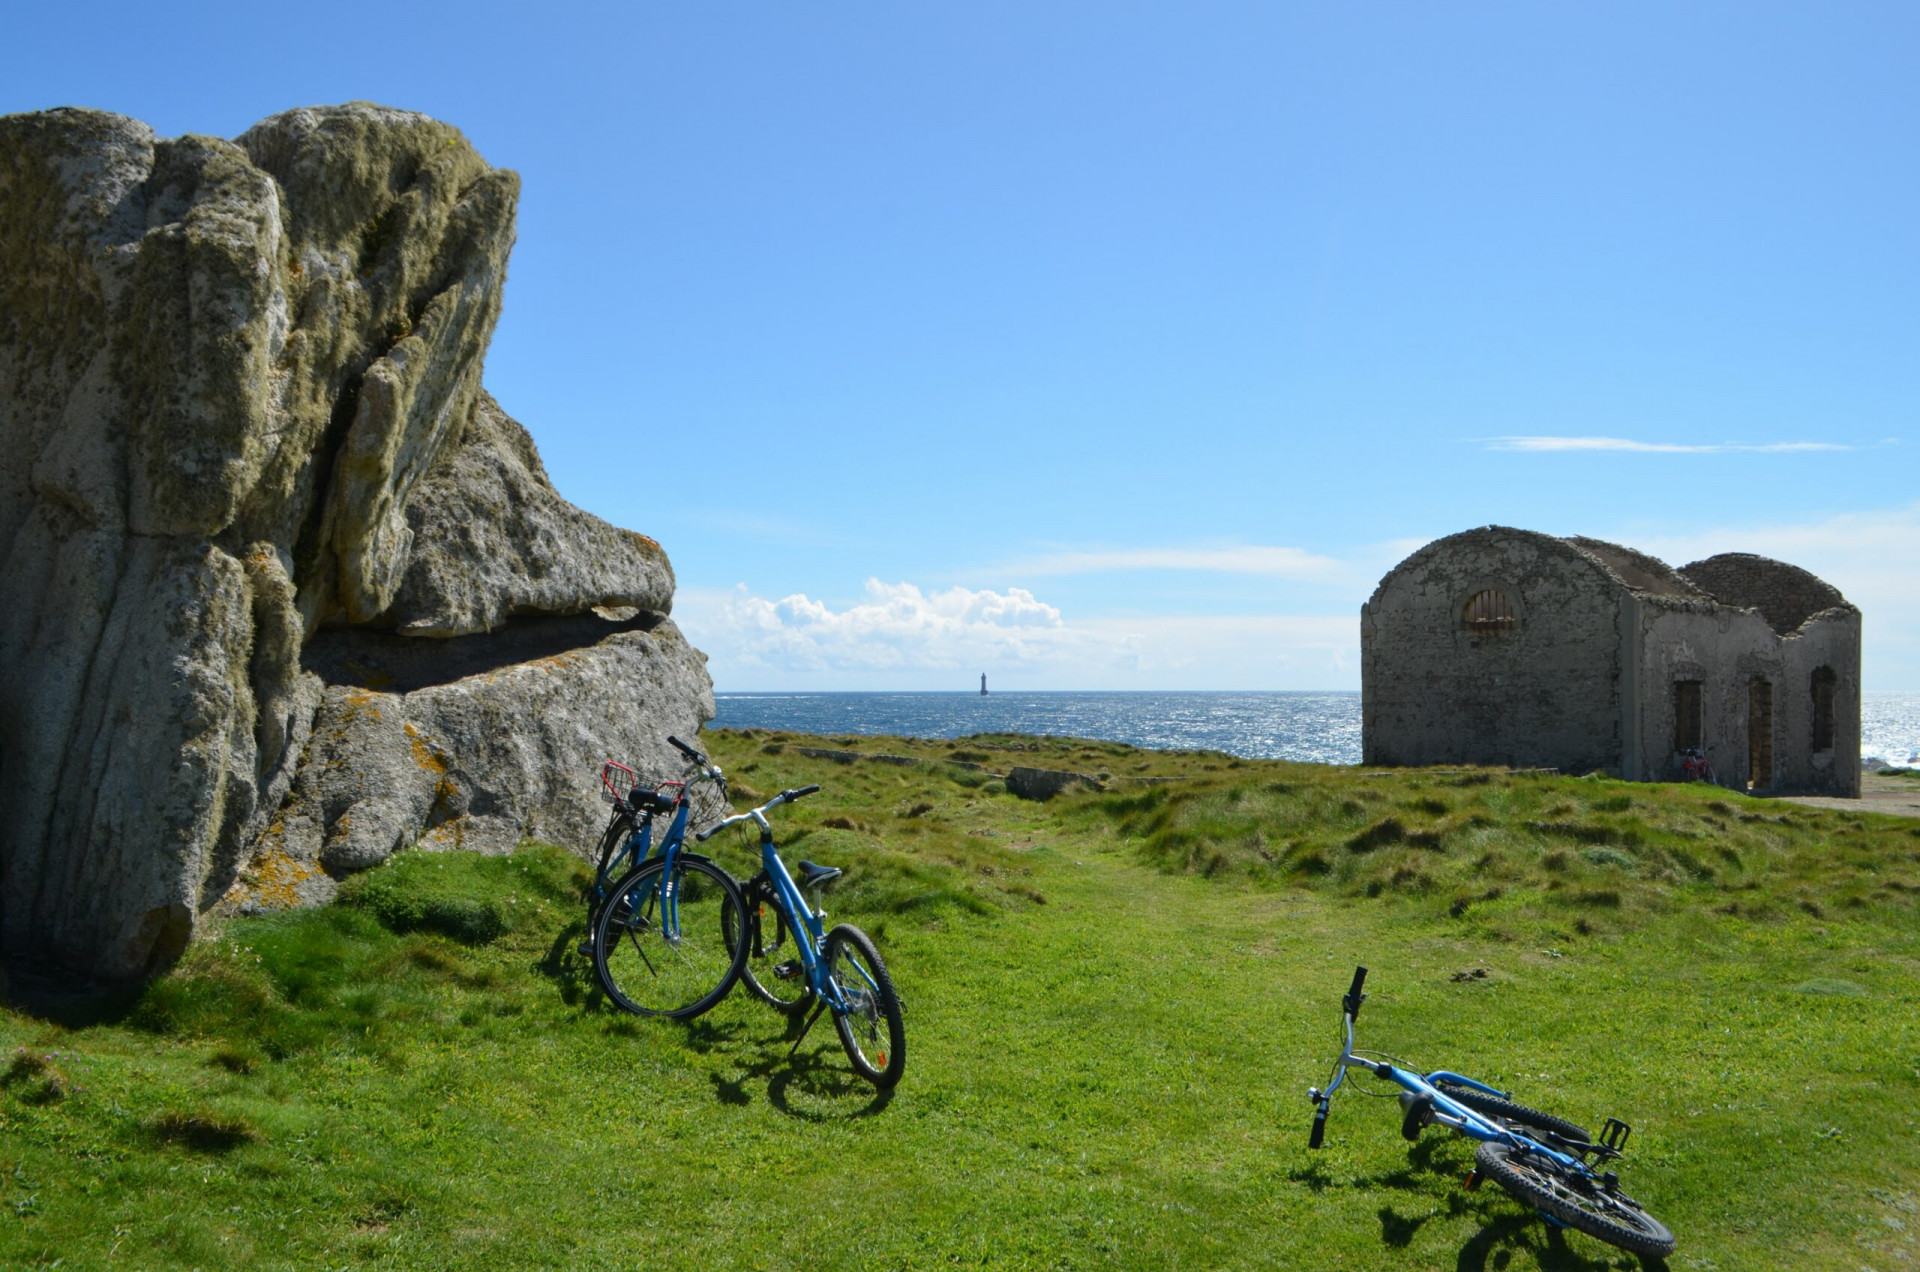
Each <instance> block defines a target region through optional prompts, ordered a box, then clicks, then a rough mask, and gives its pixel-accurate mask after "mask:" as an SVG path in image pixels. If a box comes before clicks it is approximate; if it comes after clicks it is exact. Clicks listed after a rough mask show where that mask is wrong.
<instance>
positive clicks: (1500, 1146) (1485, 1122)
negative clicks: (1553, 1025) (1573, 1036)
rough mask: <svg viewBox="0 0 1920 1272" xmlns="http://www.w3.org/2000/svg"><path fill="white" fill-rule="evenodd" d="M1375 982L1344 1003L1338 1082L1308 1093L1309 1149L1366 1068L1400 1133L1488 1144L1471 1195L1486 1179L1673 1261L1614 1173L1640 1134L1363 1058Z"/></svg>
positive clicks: (1629, 1247)
mask: <svg viewBox="0 0 1920 1272" xmlns="http://www.w3.org/2000/svg"><path fill="white" fill-rule="evenodd" d="M1366 979H1367V969H1366V968H1364V967H1360V968H1355V969H1354V973H1353V985H1352V986H1351V987H1350V988H1349V989H1348V990H1347V995H1346V997H1345V998H1343V999H1341V1000H1340V1002H1341V1005H1342V1007H1343V1008H1344V1009H1345V1018H1346V1019H1345V1043H1344V1045H1343V1046H1342V1048H1341V1051H1340V1055H1339V1057H1338V1058H1337V1059H1335V1060H1334V1062H1333V1080H1332V1081H1331V1082H1329V1083H1327V1088H1326V1090H1324V1091H1323V1090H1321V1089H1320V1088H1319V1087H1310V1088H1308V1090H1307V1098H1308V1099H1310V1100H1312V1101H1313V1105H1314V1114H1313V1130H1312V1131H1311V1132H1310V1133H1309V1134H1308V1136H1307V1147H1308V1148H1319V1147H1320V1142H1321V1140H1322V1139H1323V1138H1324V1136H1325V1135H1326V1129H1327V1109H1328V1105H1329V1104H1330V1103H1331V1102H1332V1099H1333V1093H1334V1092H1335V1091H1337V1090H1339V1089H1340V1085H1341V1083H1342V1082H1344V1081H1345V1080H1346V1076H1347V1070H1348V1069H1360V1070H1363V1071H1364V1072H1366V1073H1368V1074H1371V1075H1372V1076H1374V1077H1376V1078H1380V1079H1382V1080H1384V1081H1387V1082H1391V1083H1393V1084H1394V1085H1396V1086H1398V1087H1399V1088H1400V1096H1399V1099H1400V1107H1401V1121H1400V1133H1401V1134H1402V1135H1403V1136H1405V1137H1406V1138H1407V1139H1408V1140H1417V1139H1419V1138H1420V1132H1421V1131H1422V1129H1424V1128H1425V1127H1427V1126H1430V1125H1431V1126H1444V1127H1446V1128H1447V1129H1449V1130H1451V1131H1454V1132H1456V1133H1458V1134H1461V1135H1465V1136H1467V1137H1468V1138H1469V1139H1475V1140H1478V1141H1480V1146H1479V1147H1478V1148H1477V1149H1475V1150H1474V1154H1473V1160H1474V1171H1473V1173H1472V1174H1471V1175H1469V1176H1467V1187H1468V1188H1477V1187H1479V1185H1480V1180H1481V1177H1482V1176H1485V1177H1488V1178H1491V1179H1492V1180H1493V1181H1494V1182H1495V1183H1497V1184H1499V1185H1500V1186H1501V1187H1502V1188H1504V1189H1505V1190H1506V1191H1507V1192H1509V1193H1511V1194H1512V1195H1513V1196H1514V1198H1515V1199H1516V1200H1518V1201H1520V1202H1522V1203H1524V1204H1525V1205H1529V1206H1532V1207H1533V1208H1534V1209H1535V1210H1537V1211H1539V1212H1540V1214H1541V1215H1543V1216H1544V1217H1545V1218H1546V1220H1547V1222H1548V1223H1551V1224H1554V1225H1556V1226H1563V1227H1568V1228H1575V1229H1578V1230H1579V1231H1581V1232H1584V1233H1586V1234H1587V1235H1588V1236H1591V1237H1598V1238H1599V1239H1600V1240H1602V1241H1605V1242H1606V1243H1608V1244H1609V1245H1615V1246H1618V1247H1620V1248H1621V1249H1622V1250H1626V1251H1628V1252H1630V1253H1633V1254H1638V1255H1643V1256H1646V1257H1648V1258H1664V1257H1665V1256H1666V1255H1669V1254H1672V1253H1673V1245H1674V1241H1673V1233H1671V1232H1669V1231H1668V1230H1667V1226H1666V1225H1665V1224H1663V1223H1661V1222H1660V1221H1659V1220H1658V1219H1655V1218H1654V1217H1653V1216H1652V1215H1650V1214H1648V1213H1647V1212H1646V1210H1645V1209H1644V1208H1642V1206H1641V1205H1640V1203H1639V1202H1637V1201H1635V1200H1634V1199H1633V1198H1631V1197H1629V1196H1627V1194H1626V1193H1624V1192H1622V1191H1620V1177H1619V1176H1618V1175H1616V1174H1614V1172H1612V1171H1611V1170H1607V1169H1605V1167H1606V1166H1607V1164H1608V1163H1610V1162H1612V1161H1614V1160H1616V1159H1618V1158H1619V1157H1620V1156H1621V1153H1622V1152H1623V1150H1625V1148H1626V1146H1627V1137H1628V1136H1629V1135H1631V1134H1632V1133H1633V1128H1632V1127H1630V1126H1628V1125H1627V1124H1626V1123H1625V1122H1622V1121H1619V1120H1618V1119H1616V1118H1611V1117H1610V1118H1608V1119H1607V1121H1606V1125H1605V1126H1604V1127H1603V1128H1602V1129H1601V1132H1600V1138H1599V1139H1598V1140H1595V1139H1593V1138H1592V1136H1590V1135H1589V1134H1588V1133H1587V1129H1586V1128H1585V1127H1584V1126H1581V1125H1579V1124H1578V1123H1575V1122H1569V1121H1567V1120H1566V1119H1565V1118H1561V1117H1555V1116H1554V1115H1553V1114H1551V1113H1542V1112H1540V1111H1539V1110H1538V1109H1530V1108H1528V1107H1527V1106H1526V1105H1524V1104H1515V1103H1513V1102H1512V1100H1511V1099H1510V1098H1509V1096H1508V1095H1507V1093H1506V1092H1504V1091H1498V1090H1495V1089H1494V1088H1493V1087H1490V1086H1488V1085H1486V1084H1485V1083H1484V1082H1476V1081H1474V1080H1473V1079H1472V1078H1469V1077H1465V1076H1464V1075H1462V1074H1458V1073H1449V1072H1447V1071H1445V1070H1439V1071H1436V1072H1433V1073H1428V1074H1424V1075H1423V1074H1420V1073H1417V1072H1415V1071H1413V1070H1411V1069H1407V1068H1402V1067H1401V1066H1400V1065H1399V1064H1395V1063H1394V1062H1393V1057H1391V1056H1383V1055H1380V1054H1379V1053H1378V1052H1370V1051H1355V1050H1354V1048H1353V1022H1354V1019H1355V1018H1356V1017H1358V1016H1359V1015H1360V1005H1361V1004H1362V1003H1364V1002H1366V1001H1367V996H1366V995H1365V994H1363V993H1361V992H1360V990H1361V986H1363V985H1364V984H1365V983H1366ZM1596 1167H1599V1169H1596Z"/></svg>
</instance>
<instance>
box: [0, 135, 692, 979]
mask: <svg viewBox="0 0 1920 1272" xmlns="http://www.w3.org/2000/svg"><path fill="white" fill-rule="evenodd" d="M518 188H519V182H518V178H517V177H516V176H515V175H514V174H513V173H511V172H507V171H504V170H501V169H496V168H493V167H490V166H489V165H488V164H487V163H486V162H485V161H484V160H483V159H481V158H480V156H479V155H478V154H477V153H476V152H475V151H474V150H473V148H472V146H470V145H469V144H468V143H467V141H466V140H465V138H463V137H462V136H461V135H460V133H459V132H458V131H457V130H456V129H454V128H452V127H449V126H448V125H446V124H443V123H440V122H438V121H435V120H432V119H429V118H427V117H426V116H424V115H418V114H414V113H412V112H408V111H400V110H393V109H390V108H387V107H382V106H375V105H370V104H367V103H353V104H350V105H346V106H334V107H319V108H312V109H302V110H294V111H288V112H286V113H284V114H280V115H275V116H273V117H272V118H270V119H267V120H264V121H262V122H261V123H260V124H258V125H256V126H255V127H253V128H251V129H249V130H248V131H247V132H246V133H245V134H243V135H242V136H240V137H239V138H236V139H235V140H233V141H224V140H221V139H218V138H211V137H195V136H189V137H181V138H176V139H172V140H161V139H157V138H155V137H154V135H153V133H152V130H151V129H149V128H148V127H147V126H146V125H144V124H141V123H139V122H137V121H135V120H131V119H128V118H125V117H124V116H119V115H113V114H108V113H105V112H100V111H88V110H54V111H46V112H41V113H38V114H30V115H15V116H7V117H4V118H0V454H4V455H5V456H6V458H5V460H4V462H0V558H4V569H0V782H4V789H6V790H7V791H8V793H9V798H8V800H7V801H6V803H5V804H4V806H0V950H3V951H4V953H5V955H6V956H7V957H8V958H9V959H10V960H13V961H16V962H19V961H27V962H32V963H36V964H39V965H40V966H41V967H43V968H46V969H49V970H52V971H54V972H56V973H57V974H59V975H62V976H64V977H66V978H68V979H75V978H85V977H92V978H100V979H124V978H128V977H137V976H141V975H145V974H148V973H151V972H153V971H155V970H158V969H160V968H163V967H165V966H166V965H167V964H168V963H170V962H171V961H172V960H173V959H174V958H175V957H177V956H178V954H179V953H180V951H181V950H182V949H183V948H184V946H185V944H186V942H187V941H188V940H189V939H191V937H192V935H193V932H194V930H195V928H196V925H197V923H198V922H199V919H200V917H201V916H202V915H204V914H206V913H207V912H208V911H209V910H210V909H211V908H213V907H214V906H216V905H218V904H220V903H221V901H222V900H223V898H228V897H229V893H230V892H233V890H234V885H235V884H236V882H238V881H239V878H240V873H241V871H242V870H243V868H244V869H245V870H247V871H249V872H251V873H250V877H253V878H255V879H256V880H258V879H264V878H266V877H267V876H273V877H274V878H278V879H281V880H282V882H284V883H285V885H286V886H284V887H277V886H267V885H265V884H261V885H259V886H252V885H249V886H252V890H251V891H246V890H245V889H244V888H243V892H244V895H242V896H240V897H239V900H238V901H237V902H234V901H231V900H230V902H229V903H230V904H250V905H258V904H265V903H267V902H268V901H271V900H278V901H282V902H292V901H300V900H312V899H319V898H321V897H322V896H323V895H324V894H326V893H327V892H328V891H329V890H330V886H331V882H332V879H333V877H334V874H337V873H338V872H341V871H345V870H350V869H355V868H360V867H363V866H365V865H367V864H371V863H372V862H373V861H376V860H379V859H380V858H382V857H383V856H384V855H385V854H386V853H388V852H391V851H393V849H394V848H396V847H399V846H404V845H406V844H409V843H412V842H414V841H415V839H417V838H419V837H421V836H423V835H424V836H427V837H429V838H432V836H433V832H435V831H439V830H441V829H442V828H443V827H445V826H448V825H452V824H455V823H461V824H462V826H463V829H462V830H461V831H460V832H459V835H455V834H454V832H446V833H445V834H442V835H441V836H440V839H439V840H436V842H441V841H446V840H447V839H449V837H453V838H459V837H462V836H464V835H465V834H466V833H467V831H471V832H472V834H473V839H474V842H476V843H480V844H483V845H486V846H489V847H498V846H500V845H502V844H504V843H506V841H507V839H508V838H509V837H512V836H517V835H519V834H525V833H548V830H549V829H550V830H551V833H552V834H554V835H561V834H563V833H570V831H571V829H573V828H575V826H574V823H575V821H577V815H576V814H575V813H574V812H573V811H571V809H570V808H569V807H567V806H566V805H568V803H569V801H572V800H573V799H574V797H575V789H574V787H575V786H576V785H577V782H576V781H575V779H574V776H573V770H574V769H575V768H578V767H580V764H581V757H582V756H585V755H586V754H587V753H588V752H590V751H593V750H595V749H596V748H598V747H602V746H603V745H604V749H605V750H607V751H609V752H621V751H623V750H624V752H625V753H627V754H642V753H643V752H644V747H645V738H646V737H647V736H651V734H652V733H655V732H659V733H664V732H666V731H669V730H670V729H674V728H678V729H692V728H694V727H697V725H698V724H699V723H700V722H701V721H703V720H704V719H706V718H707V717H708V716H710V715H711V712H712V706H711V686H710V684H709V683H708V682H707V680H706V673H705V669H704V666H703V665H702V660H701V658H700V655H699V654H698V653H697V652H696V651H693V650H691V649H689V648H688V647H687V646H686V644H685V642H684V640H682V639H681V638H680V637H679V635H678V633H677V631H675V630H674V629H673V628H672V626H671V624H670V623H666V622H664V616H665V615H666V614H667V613H668V611H669V610H670V608H671V603H672V593H673V574H672V570H671V567H670V566H669V564H668V562H667V559H666V556H665V554H664V553H663V552H662V551H661V550H660V548H659V546H658V545H657V544H655V543H653V542H652V541H651V540H649V539H646V538H645V537H644V536H640V535H637V534H633V533H631V532H629V531H624V530H619V529H616V528H614V527H612V526H609V525H607V524H606V523H605V522H602V521H600V520H599V519H597V518H594V517H592V516H590V515H589V514H587V513H585V512H582V511H581V510H579V509H576V508H573V507H571V506H570V505H568V504H567V503H566V502H565V501H564V500H563V499H561V498H560V496H559V495H558V494H557V493H556V492H555V491H554V490H553V488H552V486H551V484H550V483H549V482H548V481H547V479H546V475H545V473H544V471H543V470H542V468H541V466H540V462H539V458H538V456H537V454H536V453H535V452H534V448H533V443H532V440H531V438H530V437H529V436H528V435H527V433H526V431H525V430H524V429H522V428H521V427H520V426H519V425H518V424H516V423H515V422H514V421H512V420H511V419H509V418H508V417H507V416H506V414H505V413H504V412H503V411H501V410H500V409H499V407H498V406H497V404H495V403H494V402H493V401H492V399H491V398H490V397H488V396H487V395H486V394H485V393H484V391H483V390H482V388H481V374H482V368H483V363H484V357H485V352H486V347H487V343H488V340H489V339H490V338H491V335H492V331H493V328H494V324H495V322H496V320H497V318H498V316H499V310H500V296H501V287H502V284H503V282H504V280H505V276H506V263H507V256H508V253H509V251H510V249H511V247H512V244H513V238H514V209H515V202H516V199H517V196H518ZM609 605H615V606H619V607H622V609H623V611H624V612H626V613H628V614H629V615H630V626H629V627H628V628H627V629H625V630H619V631H609V630H606V628H607V620H604V619H599V618H596V617H594V616H593V615H592V613H591V611H592V610H593V608H594V607H596V606H599V607H605V606H609ZM580 616H585V618H586V619H588V620H590V621H591V622H592V623H597V624H599V626H598V627H593V626H581V625H580V624H579V622H578V621H577V620H578V619H579V617H580ZM568 623H573V624H574V625H573V626H570V627H569V626H566V624H568ZM517 624H533V625H535V626H541V625H552V624H559V625H560V626H558V627H553V628H552V629H551V630H547V631H544V632H543V633H542V634H541V635H540V636H539V637H538V638H537V639H535V640H534V641H533V643H534V644H535V645H538V646H539V647H540V648H541V649H542V650H543V651H544V652H543V653H542V655H541V658H542V660H543V664H542V665H539V666H529V667H520V666H517V665H515V663H514V662H513V661H512V654H513V651H515V650H518V649H523V648H526V647H528V640H529V638H528V637H527V635H526V634H525V633H523V632H521V633H516V632H515V631H514V630H513V629H515V627H516V625H517ZM394 631H398V632H401V633H406V634H407V636H410V637H413V638H416V639H418V638H423V637H425V638H447V637H458V638H459V639H458V640H444V641H442V640H427V641H425V642H424V644H425V645H426V646H433V645H442V646H452V645H456V644H461V643H462V642H480V643H482V644H488V643H489V642H491V644H490V645H489V649H488V650H487V651H479V650H467V651H464V652H462V653H459V654H458V655H456V656H454V657H451V658H447V659H442V660H439V661H441V662H443V663H445V664H446V665H447V666H474V667H480V666H484V670H480V671H476V672H475V673H474V674H475V675H476V676H479V677H481V678H482V680H481V682H480V683H479V684H477V685H472V686H468V687H466V688H460V687H459V686H458V685H457V684H456V683H455V682H453V681H446V682H444V683H436V684H433V685H421V686H418V687H417V688H415V689H413V690H410V691H407V692H404V693H391V692H387V691H384V690H380V689H378V688H376V687H373V686H369V685H364V684H361V683H359V682H357V681H356V680H354V679H353V673H352V672H351V670H350V669H348V668H346V667H345V665H344V664H343V663H342V662H341V661H340V660H338V659H328V658H324V657H311V656H309V655H310V647H311V646H314V645H315V644H316V642H318V643H319V644H321V645H325V644H326V643H327V642H328V641H330V640H335V641H337V640H345V639H348V638H349V636H352V635H363V636H365V637H366V638H367V639H386V640H404V639H406V637H403V636H396V635H391V634H389V633H392V632H394ZM339 633H346V634H347V635H336V634H339ZM555 640H574V641H577V642H579V643H578V644H577V645H574V646H568V647H566V648H556V647H554V646H553V642H554V641H555ZM543 642H544V643H543ZM400 661H405V660H404V659H402V660H400ZM429 661H432V660H429ZM356 695H366V700H365V701H363V700H362V698H361V697H359V696H356ZM387 699H392V700H393V701H392V702H390V703H389V702H387ZM589 703H591V706H589V705H588V704H589ZM593 711H597V712H598V718H599V722H598V723H597V724H596V723H594V722H593V721H592V720H591V719H590V718H589V713H590V712H593ZM316 722H318V729H316ZM382 722H385V723H382ZM389 725H390V726H391V727H388V726H389ZM656 726H657V727H656ZM418 753H424V754H427V755H429V756H432V757H435V763H444V764H445V766H446V772H447V773H448V774H451V775H453V776H451V777H449V778H448V781H449V782H451V783H452V784H453V786H455V787H456V788H458V789H459V790H461V791H463V792H465V794H464V795H462V796H460V797H459V799H465V801H466V803H465V804H464V805H462V809H463V811H460V812H458V813H453V812H451V811H450V810H452V809H453V808H454V806H455V804H456V803H458V799H456V798H455V797H453V796H447V795H444V794H443V793H441V792H440V791H439V784H438V781H439V779H438V777H436V780H435V782H434V783H432V784H430V785H431V786H432V790H430V791H429V792H428V793H427V795H426V796H425V797H420V792H419V791H418V790H417V789H416V788H417V787H418V786H419V782H418V781H415V782H414V783H413V785H410V786H409V785H406V784H404V783H402V784H394V783H393V782H392V781H391V779H392V778H393V775H394V774H396V773H400V772H403V771H405V766H406V765H407V764H408V763H411V762H412V761H413V758H414V757H415V756H416V754H418ZM596 758H597V757H596ZM429 767H431V766H429ZM416 768H417V765H416ZM563 770H564V771H565V774H566V775H565V776H563ZM421 771H424V770H421ZM355 792H359V794H358V795H356V794H355ZM421 798H425V800H426V802H425V803H424V804H422V803H421ZM595 814H596V816H597V809H596V810H595ZM436 819H437V820H436ZM343 822H344V827H343V825H342V823H343ZM304 827H316V828H317V829H316V830H313V831H312V833H311V834H309V832H308V831H307V830H305V829H302V828H304ZM315 836H317V838H316V837H315ZM276 871H277V872H278V873H277V874H276V873H275V872H276ZM303 871H304V872H308V873H305V874H303V873H302V872H303ZM314 872H317V873H314ZM328 872H333V873H331V874H330V873H328ZM236 895H238V894H236ZM263 898H264V899H263Z"/></svg>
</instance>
